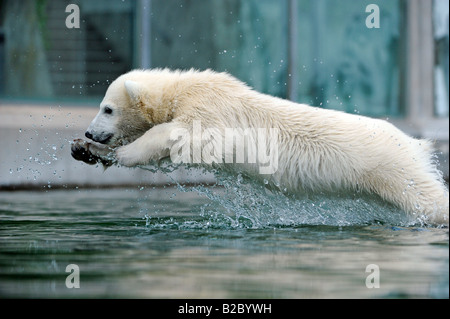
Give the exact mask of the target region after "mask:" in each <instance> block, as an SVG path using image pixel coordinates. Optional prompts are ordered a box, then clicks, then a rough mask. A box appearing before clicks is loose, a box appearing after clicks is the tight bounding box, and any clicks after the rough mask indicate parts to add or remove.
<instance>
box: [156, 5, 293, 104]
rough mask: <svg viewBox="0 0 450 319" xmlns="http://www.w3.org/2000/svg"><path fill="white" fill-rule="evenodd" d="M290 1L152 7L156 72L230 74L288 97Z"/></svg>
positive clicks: (277, 94) (270, 92) (257, 87)
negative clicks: (192, 70)
mask: <svg viewBox="0 0 450 319" xmlns="http://www.w3.org/2000/svg"><path fill="white" fill-rule="evenodd" d="M287 27H288V26H287V1H286V0H283V1H273V0H246V1H240V0H229V1H222V0H214V1H183V0H165V1H153V2H152V53H151V55H152V67H170V68H182V69H186V68H188V69H189V68H198V69H206V68H211V69H214V70H217V71H228V72H229V73H231V74H232V75H234V76H236V77H238V78H239V79H241V80H243V81H245V82H247V83H248V84H249V85H251V86H252V87H254V88H255V89H256V90H258V91H261V92H265V93H269V94H272V95H276V96H281V97H286V77H287Z"/></svg>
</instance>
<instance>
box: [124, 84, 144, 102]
mask: <svg viewBox="0 0 450 319" xmlns="http://www.w3.org/2000/svg"><path fill="white" fill-rule="evenodd" d="M125 89H126V90H127V93H128V95H129V96H130V98H131V100H133V101H135V102H137V101H139V98H140V96H141V94H142V85H141V84H140V83H138V82H135V81H130V80H126V81H125Z"/></svg>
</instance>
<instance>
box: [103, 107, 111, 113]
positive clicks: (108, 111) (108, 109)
mask: <svg viewBox="0 0 450 319" xmlns="http://www.w3.org/2000/svg"><path fill="white" fill-rule="evenodd" d="M112 111H113V110H112V109H111V108H109V107H105V109H104V110H103V112H105V113H106V114H112Z"/></svg>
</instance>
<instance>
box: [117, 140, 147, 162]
mask: <svg viewBox="0 0 450 319" xmlns="http://www.w3.org/2000/svg"><path fill="white" fill-rule="evenodd" d="M116 159H117V162H118V163H119V165H122V166H127V167H133V166H137V165H139V164H143V163H142V161H141V158H140V156H139V153H138V152H136V151H135V149H134V148H133V147H132V146H130V145H125V146H122V147H119V148H118V149H117V150H116Z"/></svg>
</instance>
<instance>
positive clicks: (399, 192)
mask: <svg viewBox="0 0 450 319" xmlns="http://www.w3.org/2000/svg"><path fill="white" fill-rule="evenodd" d="M227 130H228V131H227ZM230 130H231V132H232V133H233V135H232V138H231V142H230V139H228V140H226V139H225V141H224V140H223V138H224V137H226V136H227V132H229V131H230ZM206 131H208V134H206V138H205V134H204V132H206ZM236 132H237V133H236ZM242 133H243V134H242ZM85 136H86V137H87V138H89V139H90V140H92V141H89V142H88V141H85V140H82V139H78V140H75V142H74V143H73V145H72V156H73V157H74V158H75V159H77V160H82V161H85V162H87V163H89V164H93V163H97V162H101V163H103V164H104V165H105V166H108V165H112V164H115V163H117V164H119V165H123V166H128V167H134V166H139V165H146V164H149V163H151V162H158V161H159V160H161V159H163V158H167V157H170V158H171V160H172V161H178V162H193V163H201V164H203V165H206V166H211V165H218V167H223V168H224V169H231V170H234V171H240V172H244V173H247V174H248V175H250V176H253V177H254V178H257V179H258V178H259V179H261V180H264V182H265V183H266V184H269V183H270V185H273V186H274V187H277V188H279V189H281V190H283V191H286V192H288V193H294V194H295V193H301V192H336V191H342V190H350V191H356V192H366V193H371V194H376V195H378V196H379V197H381V198H382V199H384V200H385V201H388V202H390V203H392V204H394V205H396V206H397V207H399V208H401V209H402V210H404V211H405V212H406V213H408V214H410V215H411V216H413V217H417V218H420V219H421V220H423V221H424V222H425V223H427V224H433V225H441V224H444V225H448V218H449V215H448V212H449V202H448V199H449V195H448V189H447V188H446V186H445V185H444V182H443V180H442V177H441V174H440V173H439V172H438V171H437V169H436V167H435V165H434V163H433V161H432V160H431V151H432V146H431V143H430V142H429V141H426V140H419V139H414V138H412V137H409V136H408V135H406V134H404V133H403V132H402V131H400V130H399V129H397V128H396V127H394V126H393V125H392V124H390V123H388V122H387V121H384V120H380V119H372V118H368V117H365V116H361V115H356V114H348V113H344V112H340V111H335V110H328V109H322V108H317V107H312V106H308V105H304V104H298V103H294V102H291V101H288V100H284V99H281V98H277V97H272V96H269V95H266V94H262V93H259V92H256V91H255V90H253V89H252V88H250V87H248V86H247V85H246V84H244V83H242V82H241V81H239V80H238V79H236V78H234V77H233V76H231V75H229V74H227V73H217V72H214V71H211V70H206V71H197V70H189V71H180V70H175V71H173V70H169V69H153V70H133V71H130V72H128V73H126V74H123V75H121V76H120V77H118V78H117V79H116V80H115V81H114V82H112V83H111V85H110V86H109V87H108V89H107V91H106V94H105V97H104V99H103V101H102V102H101V104H100V111H99V112H98V114H97V115H96V117H95V118H94V119H93V121H92V123H91V124H90V125H89V127H88V129H87V131H86V133H85ZM221 139H222V140H221ZM238 143H240V146H239V147H238ZM230 144H231V147H229V146H230ZM196 145H197V146H196ZM196 147H197V150H198V149H200V150H201V151H200V152H197V155H195V154H194V153H195V152H196ZM202 147H203V149H202ZM211 150H212V151H211ZM233 152H234V154H233ZM241 153H245V154H244V155H242V154H241ZM268 153H270V154H268ZM204 155H207V156H204ZM264 155H267V157H266V158H264ZM262 169H265V170H262Z"/></svg>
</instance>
